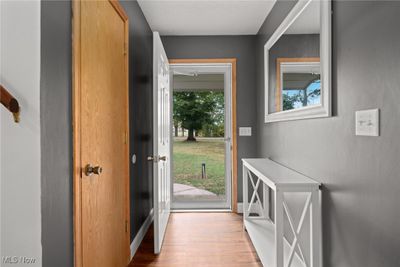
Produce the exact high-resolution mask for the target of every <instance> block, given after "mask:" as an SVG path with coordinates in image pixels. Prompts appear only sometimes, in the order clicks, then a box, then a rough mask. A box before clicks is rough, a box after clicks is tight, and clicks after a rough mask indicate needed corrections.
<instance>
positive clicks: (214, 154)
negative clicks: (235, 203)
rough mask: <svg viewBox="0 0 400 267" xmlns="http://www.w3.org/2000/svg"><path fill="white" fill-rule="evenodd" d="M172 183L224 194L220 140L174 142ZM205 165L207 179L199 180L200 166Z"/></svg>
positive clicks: (223, 155)
mask: <svg viewBox="0 0 400 267" xmlns="http://www.w3.org/2000/svg"><path fill="white" fill-rule="evenodd" d="M173 151H174V154H173V157H174V161H173V162H174V166H173V168H174V182H175V183H180V184H185V185H191V186H194V187H196V188H200V189H205V190H208V191H210V192H213V193H215V194H217V195H224V194H225V143H224V140H223V139H222V138H219V139H217V138H197V142H187V141H186V139H182V138H175V140H174V150H173ZM203 162H204V163H206V172H207V179H202V178H201V164H202V163H203Z"/></svg>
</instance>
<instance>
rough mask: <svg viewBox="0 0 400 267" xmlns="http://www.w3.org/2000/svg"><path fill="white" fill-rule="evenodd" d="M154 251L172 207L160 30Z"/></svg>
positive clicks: (165, 64)
mask: <svg viewBox="0 0 400 267" xmlns="http://www.w3.org/2000/svg"><path fill="white" fill-rule="evenodd" d="M153 64H154V65H153V91H154V92H153V94H154V96H153V101H154V103H153V106H154V108H153V120H154V124H153V127H154V130H153V132H154V149H153V151H154V154H153V158H152V160H153V161H154V181H153V183H154V191H153V198H154V253H156V254H158V253H160V251H161V246H162V243H163V239H164V235H165V230H166V229H167V224H168V219H169V214H170V207H171V192H170V188H171V171H170V170H171V151H170V96H171V95H170V83H169V63H168V58H167V55H166V54H165V50H164V47H163V45H162V42H161V38H160V35H159V34H158V32H154V34H153Z"/></svg>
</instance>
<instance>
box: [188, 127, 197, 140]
mask: <svg viewBox="0 0 400 267" xmlns="http://www.w3.org/2000/svg"><path fill="white" fill-rule="evenodd" d="M193 133H194V130H193V129H189V134H188V138H187V139H186V141H196V138H194V134H193Z"/></svg>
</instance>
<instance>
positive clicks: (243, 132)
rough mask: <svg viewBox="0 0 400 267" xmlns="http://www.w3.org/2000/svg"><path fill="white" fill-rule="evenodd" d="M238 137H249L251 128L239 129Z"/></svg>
mask: <svg viewBox="0 0 400 267" xmlns="http://www.w3.org/2000/svg"><path fill="white" fill-rule="evenodd" d="M239 136H251V127H239Z"/></svg>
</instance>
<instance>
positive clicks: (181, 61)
mask: <svg viewBox="0 0 400 267" xmlns="http://www.w3.org/2000/svg"><path fill="white" fill-rule="evenodd" d="M236 61H237V60H236V58H202V59H170V60H169V63H170V64H218V63H228V64H231V65H232V81H231V85H232V86H231V87H232V92H231V104H232V153H231V154H232V159H231V160H232V190H231V198H232V200H231V206H232V212H235V213H237V194H238V192H237V132H236Z"/></svg>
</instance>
